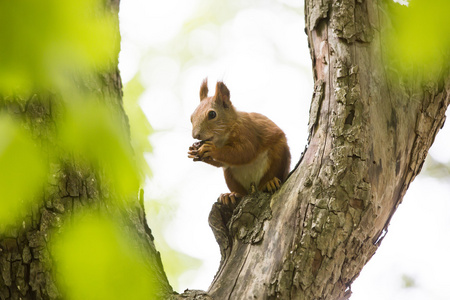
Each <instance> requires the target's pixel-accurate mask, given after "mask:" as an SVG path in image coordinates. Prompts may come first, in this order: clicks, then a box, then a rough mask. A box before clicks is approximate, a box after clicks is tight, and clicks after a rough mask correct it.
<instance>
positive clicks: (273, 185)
mask: <svg viewBox="0 0 450 300" xmlns="http://www.w3.org/2000/svg"><path fill="white" fill-rule="evenodd" d="M280 187H281V180H280V179H278V178H277V177H274V178H272V179H271V180H269V181H268V182H267V183H266V184H265V185H264V188H263V191H264V192H267V193H270V194H273V193H275V192H276V191H278V190H279V189H280Z"/></svg>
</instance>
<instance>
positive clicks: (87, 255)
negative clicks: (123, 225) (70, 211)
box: [50, 214, 155, 300]
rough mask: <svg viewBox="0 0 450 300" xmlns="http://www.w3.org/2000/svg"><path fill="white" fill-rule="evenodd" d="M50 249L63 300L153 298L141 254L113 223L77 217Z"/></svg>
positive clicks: (91, 217) (91, 216) (85, 216)
mask: <svg viewBox="0 0 450 300" xmlns="http://www.w3.org/2000/svg"><path fill="white" fill-rule="evenodd" d="M62 232H63V233H62V234H61V236H60V237H59V238H58V239H56V240H55V242H54V243H53V244H52V245H51V247H50V252H51V255H52V257H54V259H55V261H56V262H57V267H56V269H55V275H56V276H55V277H56V278H57V282H58V285H59V286H60V287H61V288H62V292H63V294H64V295H65V299H73V300H81V299H83V300H89V299H92V300H94V299H96V300H97V299H109V300H113V299H118V300H122V299H155V297H154V291H155V287H154V286H152V284H151V283H152V282H154V281H155V280H154V278H152V277H151V275H150V274H151V271H150V270H149V269H148V268H146V264H145V263H144V262H145V258H144V257H142V252H139V251H138V249H136V248H133V246H131V245H133V244H134V242H133V241H132V240H130V238H129V237H128V236H127V235H126V234H125V232H124V231H122V230H121V229H120V228H119V227H118V225H117V223H116V222H115V221H114V220H111V219H108V218H106V217H102V216H99V215H98V214H95V215H94V214H80V215H78V216H77V217H76V219H75V222H73V223H72V224H66V225H65V226H64V227H63V228H62Z"/></svg>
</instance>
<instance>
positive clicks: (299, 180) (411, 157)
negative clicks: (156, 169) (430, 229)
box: [208, 0, 450, 299]
mask: <svg viewBox="0 0 450 300" xmlns="http://www.w3.org/2000/svg"><path fill="white" fill-rule="evenodd" d="M388 5H389V4H388V3H387V2H385V1H375V0H373V1H355V0H343V1H317V0H306V1H305V18H306V22H305V23H306V33H307V35H308V41H309V45H310V51H311V58H312V61H313V70H314V80H315V89H314V94H313V97H312V102H311V108H310V120H309V130H310V136H309V144H308V147H307V150H306V151H305V153H304V155H303V157H302V161H301V163H300V164H299V165H298V167H297V168H296V169H295V170H294V171H293V173H292V175H291V177H290V178H289V180H288V181H287V182H286V183H285V184H284V185H283V187H282V189H281V191H279V192H278V193H276V194H275V195H274V196H273V197H272V198H271V199H261V198H260V197H258V196H257V197H255V196H250V197H248V198H246V199H245V200H244V201H243V203H241V204H239V206H238V207H237V208H236V209H235V211H234V213H233V216H232V217H231V218H230V217H228V216H229V214H230V212H229V211H226V209H225V208H223V207H221V206H220V205H217V204H215V205H214V206H213V209H212V212H211V214H210V220H209V222H210V225H211V227H212V229H213V232H214V233H215V236H216V239H217V241H218V242H219V245H220V248H221V253H222V260H221V265H220V267H219V271H218V273H217V275H216V277H215V278H214V281H213V282H212V284H211V286H210V288H209V291H208V293H209V295H211V296H212V298H214V299H272V298H278V299H347V298H349V297H350V295H351V289H350V285H351V283H352V282H353V281H354V280H355V278H356V277H357V276H358V275H359V273H360V271H361V269H362V268H363V266H364V265H365V264H366V263H367V261H368V260H369V259H370V258H371V257H372V255H373V254H374V253H375V251H376V250H377V248H378V246H379V245H380V243H381V241H382V239H383V237H384V235H385V234H386V231H387V226H388V224H389V221H390V219H391V217H392V215H393V213H394V212H395V210H396V208H397V207H398V205H399V204H400V203H401V200H402V198H403V196H404V194H405V192H406V190H407V188H408V186H409V184H410V183H411V181H412V180H413V179H414V178H415V176H416V175H417V174H418V173H419V172H420V169H421V167H422V165H423V162H424V160H425V157H426V154H427V151H428V149H429V147H430V146H431V144H432V142H433V141H434V137H435V135H436V134H437V132H438V130H439V129H440V128H441V127H442V125H443V123H444V120H445V111H446V109H447V106H448V105H449V91H450V77H449V72H448V69H443V70H442V72H441V73H440V74H438V75H436V77H435V78H433V79H428V80H426V79H424V77H425V76H423V75H422V76H421V77H419V76H417V77H415V78H406V77H405V78H402V77H401V76H399V77H398V78H394V77H393V76H389V75H388V71H387V66H386V64H387V63H386V62H387V61H388V54H387V51H386V50H387V47H388V45H387V42H386V40H385V39H384V37H385V36H386V35H387V34H388V32H389V30H392V28H391V24H390V20H389V16H388V15H387V14H386V13H385V11H387V10H388V8H387V6H388ZM407 91H408V92H407ZM265 201H270V205H269V206H267V205H265V204H264V203H268V202H265ZM261 206H266V207H268V208H267V210H266V211H265V212H264V214H263V215H264V216H268V217H261V214H260V209H259V208H260V207H261ZM243 211H248V212H249V213H247V214H244V213H242V212H243ZM250 212H251V213H250ZM249 216H250V217H249ZM239 218H243V219H244V220H243V221H242V222H240V223H239V222H237V221H238V219H239ZM261 220H263V221H262V224H261ZM218 224H219V225H218ZM236 224H240V225H236ZM259 224H260V225H259ZM236 226H237V227H236ZM255 228H258V229H259V230H257V231H256V233H257V234H255V231H254V229H255ZM249 233H253V236H258V237H261V238H258V239H256V240H251V239H250V240H249V239H245V238H244V239H243V238H242V237H248V234H249ZM250 235H251V234H250Z"/></svg>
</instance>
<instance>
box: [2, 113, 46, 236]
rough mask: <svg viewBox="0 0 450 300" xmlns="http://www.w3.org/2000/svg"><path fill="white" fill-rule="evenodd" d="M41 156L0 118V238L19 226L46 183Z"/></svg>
mask: <svg viewBox="0 0 450 300" xmlns="http://www.w3.org/2000/svg"><path fill="white" fill-rule="evenodd" d="M46 171H47V170H46V164H45V163H44V162H43V160H42V153H41V152H40V149H39V148H38V147H37V146H36V144H35V142H34V141H33V140H32V139H31V136H30V135H29V134H28V132H26V131H25V130H24V129H23V128H21V126H20V124H19V123H18V122H15V121H14V120H12V119H11V118H9V117H8V116H6V115H4V114H0V220H1V222H0V234H1V233H4V231H5V230H6V229H9V228H10V227H11V226H13V227H14V226H19V225H21V224H20V221H21V219H22V218H23V217H24V216H25V215H26V214H27V213H28V211H29V209H30V205H32V203H33V202H32V199H35V198H39V197H40V191H42V188H43V185H44V183H45V181H46V179H47V177H46V176H45V175H46Z"/></svg>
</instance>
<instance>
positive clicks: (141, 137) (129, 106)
mask: <svg viewBox="0 0 450 300" xmlns="http://www.w3.org/2000/svg"><path fill="white" fill-rule="evenodd" d="M144 90H145V88H144V87H143V86H142V84H141V82H140V81H139V74H136V75H135V76H134V78H133V79H132V80H130V81H129V82H128V83H127V85H125V87H124V91H123V106H124V109H125V112H126V113H127V116H128V120H129V123H130V131H131V132H130V133H131V145H132V146H133V149H134V153H135V158H136V162H137V165H138V166H140V170H139V171H140V176H141V180H143V179H144V177H145V175H147V176H151V171H150V167H149V166H148V163H147V161H146V160H145V157H144V153H150V152H152V146H151V145H150V142H149V140H148V137H149V136H150V134H151V133H152V132H153V129H152V127H151V126H150V123H149V122H148V120H147V117H146V116H145V114H144V112H143V111H142V108H141V106H140V105H139V98H140V96H141V94H142V93H143V92H144Z"/></svg>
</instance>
